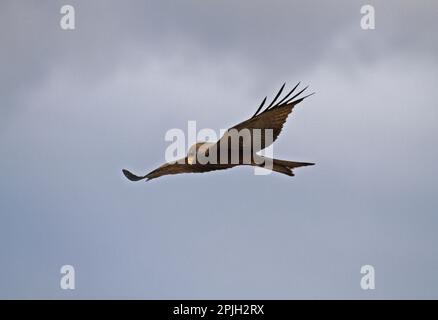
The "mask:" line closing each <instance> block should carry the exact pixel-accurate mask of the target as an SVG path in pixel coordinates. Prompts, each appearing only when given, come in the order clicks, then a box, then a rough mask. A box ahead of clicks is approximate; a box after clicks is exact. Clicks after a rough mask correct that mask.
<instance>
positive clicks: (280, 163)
mask: <svg viewBox="0 0 438 320" xmlns="http://www.w3.org/2000/svg"><path fill="white" fill-rule="evenodd" d="M266 159H267V158H265V163H264V164H263V165H262V167H263V166H265V165H266V164H268V165H269V162H270V161H272V171H275V172H278V173H283V174H286V175H288V176H294V173H293V169H294V168H299V167H305V166H313V165H314V163H310V162H297V161H287V160H279V159H268V160H270V161H266Z"/></svg>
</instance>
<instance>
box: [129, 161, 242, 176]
mask: <svg viewBox="0 0 438 320" xmlns="http://www.w3.org/2000/svg"><path fill="white" fill-rule="evenodd" d="M183 160H184V161H177V162H175V163H165V164H163V165H162V166H161V167H158V168H157V169H155V170H153V171H151V172H149V173H148V174H147V175H145V176H137V175H135V174H133V173H132V172H129V171H128V170H126V169H123V170H122V172H123V174H124V175H125V177H126V178H128V179H129V180H131V181H140V180H143V179H146V181H148V180H152V179H155V178H159V177H161V176H165V175H169V174H180V173H201V172H208V171H214V170H224V169H229V168H232V167H234V166H235V165H231V164H230V165H228V164H199V163H195V164H188V163H187V158H184V159H183ZM179 162H181V163H179Z"/></svg>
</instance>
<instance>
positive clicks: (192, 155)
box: [187, 142, 215, 164]
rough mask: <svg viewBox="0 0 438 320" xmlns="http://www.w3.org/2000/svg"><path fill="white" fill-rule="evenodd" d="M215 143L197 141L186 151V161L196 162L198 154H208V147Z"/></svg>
mask: <svg viewBox="0 0 438 320" xmlns="http://www.w3.org/2000/svg"><path fill="white" fill-rule="evenodd" d="M214 144H215V143H211V142H198V143H196V144H194V145H192V146H191V147H190V148H189V152H188V153H187V163H188V164H195V163H196V162H197V157H198V154H203V155H204V156H208V148H209V147H210V146H212V145H214Z"/></svg>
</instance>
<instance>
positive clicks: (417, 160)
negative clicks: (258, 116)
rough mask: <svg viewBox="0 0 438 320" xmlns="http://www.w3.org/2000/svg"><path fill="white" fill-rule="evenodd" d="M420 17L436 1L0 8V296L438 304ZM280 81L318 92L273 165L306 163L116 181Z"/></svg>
mask: <svg viewBox="0 0 438 320" xmlns="http://www.w3.org/2000/svg"><path fill="white" fill-rule="evenodd" d="M64 4H70V5H73V6H74V8H75V11H76V21H75V22H76V29H75V30H70V31H65V30H62V29H61V28H60V25H59V21H60V19H61V14H60V8H61V6H62V5H64ZM363 4H372V5H373V6H374V7H375V12H376V29H375V30H367V31H365V30H362V29H361V27H360V19H361V17H362V15H361V13H360V8H361V6H362V5H363ZM437 18H438V3H437V2H436V1H434V0H430V1H401V0H398V1H395V0H394V1H387V0H385V1H351V0H348V1H347V0H345V1H340V0H336V1H323V0H313V1H304V0H303V1H286V0H285V1H269V2H268V1H261V0H256V1H255V0H251V1H249V0H248V1H235V0H233V1H231V0H227V1H200V0H198V1H195V0H193V1H188V0H184V1H142V2H141V1H86V0H80V1H79V0H78V1H46V2H42V1H38V2H37V1H12V0H11V1H1V3H0V43H1V50H0V97H1V100H0V101H1V104H0V152H1V153H0V177H1V179H0V270H1V272H0V297H1V298H62V299H70V298H155V299H159V298H219V299H220V298H248V299H251V298H259V299H263V298H270V299H271V298H279V299H289V298H438V249H437V248H438V246H437V241H438V233H437V227H438V212H437V208H438V198H437V196H436V193H437V178H438V169H437V166H436V163H437V161H438V148H437V143H438V125H437V123H438V122H437V121H438V109H437V101H438V90H437V89H436V85H437V82H438V61H437V58H436V57H437V56H438V41H437V37H436V35H435V32H436V30H437V28H438V19H437ZM285 81H286V82H287V83H288V84H289V86H290V87H292V86H293V85H295V84H296V83H297V82H298V81H302V82H303V84H305V85H307V84H308V85H310V88H311V89H310V90H312V91H315V92H316V93H317V94H316V95H314V96H312V97H311V98H309V99H307V100H305V101H304V102H303V103H302V104H300V105H299V106H298V107H297V108H296V110H295V111H294V114H293V115H292V116H290V117H289V120H288V122H287V124H286V125H285V128H284V130H283V132H282V134H281V135H280V137H279V139H278V140H277V142H276V144H275V147H274V154H275V156H276V157H278V158H281V159H289V160H296V161H308V162H315V163H316V166H313V167H308V168H301V169H297V170H295V174H296V176H295V177H292V178H291V177H287V176H284V175H280V174H275V173H274V174H271V175H267V176H256V175H254V174H253V170H251V169H250V168H235V169H232V170H227V171H223V172H215V173H208V174H198V175H195V174H190V175H179V176H168V177H163V178H160V179H157V180H153V181H151V182H148V183H143V182H141V183H132V182H130V181H128V180H126V179H125V178H124V177H123V175H122V173H121V169H122V168H128V169H130V170H132V171H133V172H135V173H139V174H145V173H147V172H149V171H151V170H153V169H154V168H156V167H157V166H159V165H160V164H162V163H163V162H164V154H165V150H166V148H167V146H168V145H169V142H166V141H165V140H164V135H165V133H166V131H167V130H169V129H171V128H181V129H183V130H186V129H187V121H188V120H196V121H197V126H198V128H199V129H200V128H206V127H208V128H212V129H215V130H217V131H219V129H222V128H227V127H229V126H231V125H233V124H236V123H238V122H240V121H243V120H245V119H246V118H247V117H249V116H251V115H252V114H253V113H254V112H255V109H256V108H257V106H258V104H259V103H260V101H261V99H262V98H263V97H264V96H266V95H268V96H271V97H272V96H273V95H274V94H275V93H276V91H277V90H278V88H279V87H280V86H281V84H282V83H283V82H285ZM67 264H70V265H73V266H74V267H75V271H76V289H75V290H70V291H69V290H67V291H66V290H61V288H60V285H59V281H60V278H61V274H60V268H61V266H62V265H67ZM365 264H370V265H373V266H374V268H375V271H376V289H375V290H372V291H370V290H369V291H364V290H362V289H361V287H360V279H361V276H362V275H361V274H360V268H361V266H362V265H365Z"/></svg>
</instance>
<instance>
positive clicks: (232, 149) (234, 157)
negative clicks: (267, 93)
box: [123, 84, 313, 181]
mask: <svg viewBox="0 0 438 320" xmlns="http://www.w3.org/2000/svg"><path fill="white" fill-rule="evenodd" d="M297 87H298V84H297V85H296V86H295V87H294V88H293V89H292V90H291V91H290V92H289V93H288V94H287V95H286V96H285V97H283V98H282V99H281V100H280V101H279V102H278V103H276V104H275V102H276V101H277V99H278V98H279V97H280V95H281V92H282V91H283V88H284V85H283V86H282V87H281V89H280V91H279V92H278V94H277V95H276V97H275V98H274V99H273V101H272V102H271V104H270V105H269V106H268V107H266V108H265V109H264V110H263V111H262V112H260V110H261V109H262V107H263V105H264V103H265V102H266V98H265V99H264V100H263V102H262V104H261V105H260V107H259V108H258V110H257V111H256V113H255V114H254V115H253V116H252V117H251V118H250V119H248V120H246V121H243V122H241V123H239V124H237V125H235V126H233V127H232V128H230V129H228V131H227V132H226V133H225V134H224V135H223V136H222V137H221V139H220V140H219V141H218V142H216V143H204V142H198V143H196V144H195V145H194V146H193V147H192V148H191V149H190V151H189V154H188V156H187V157H185V158H183V159H180V160H178V161H176V162H175V163H166V164H164V165H162V166H161V167H159V168H157V169H155V170H153V171H151V172H150V173H148V174H147V175H145V176H136V175H134V174H132V173H131V172H129V171H128V170H125V169H124V170H123V173H124V175H125V176H126V177H127V178H128V179H129V180H131V181H139V180H143V179H147V180H151V179H155V178H158V177H161V176H164V175H169V174H179V173H200V172H209V171H215V170H225V169H229V168H233V167H235V166H240V165H250V166H257V167H264V168H268V169H271V170H273V171H275V172H279V173H283V174H286V175H289V176H293V175H294V174H293V171H292V169H294V168H297V167H302V166H309V165H313V163H308V162H294V161H286V160H278V159H270V158H265V157H262V156H259V155H257V154H256V153H257V152H259V151H261V150H263V149H265V148H267V147H269V146H270V145H271V144H272V143H273V142H274V141H275V140H276V139H277V137H278V136H279V135H280V133H281V130H282V128H283V125H284V123H285V122H286V120H287V117H288V115H289V114H290V113H291V112H292V110H293V108H294V107H295V106H296V105H297V104H298V103H300V102H301V101H303V100H304V99H305V98H306V97H308V96H310V95H308V96H305V97H302V98H297V97H298V96H299V95H300V94H301V93H303V92H304V90H305V89H306V88H307V87H306V88H304V89H303V90H301V91H300V92H298V93H297V94H295V95H294V96H292V97H291V98H289V96H290V95H291V94H292V93H293V92H294V91H295V89H296V88H297ZM295 98H297V99H296V100H294V99H295ZM242 132H245V133H246V134H248V135H249V136H250V137H251V138H252V140H257V139H258V140H259V141H260V143H258V144H254V143H251V144H245V140H244V139H240V136H237V137H236V135H240V133H242ZM236 139H237V140H236ZM233 141H234V142H236V141H237V144H235V143H234V144H233ZM224 149H225V150H224ZM221 155H222V156H221ZM200 156H202V158H203V159H204V161H196V160H199V158H200ZM206 159H208V161H205V160H206ZM268 164H269V166H268Z"/></svg>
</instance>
